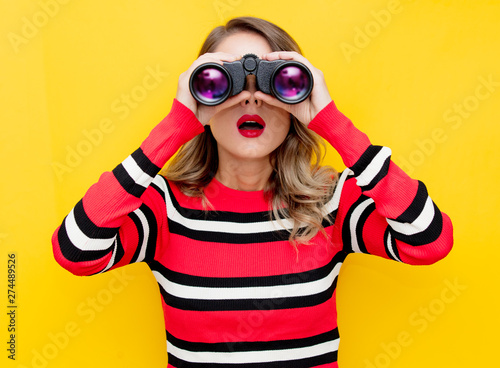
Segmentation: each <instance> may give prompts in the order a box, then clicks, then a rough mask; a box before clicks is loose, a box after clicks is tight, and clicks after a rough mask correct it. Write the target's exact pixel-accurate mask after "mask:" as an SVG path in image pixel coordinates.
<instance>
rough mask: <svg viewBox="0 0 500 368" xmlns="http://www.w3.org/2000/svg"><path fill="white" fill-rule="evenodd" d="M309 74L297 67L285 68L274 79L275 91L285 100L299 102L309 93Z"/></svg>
mask: <svg viewBox="0 0 500 368" xmlns="http://www.w3.org/2000/svg"><path fill="white" fill-rule="evenodd" d="M310 83H311V81H310V80H309V76H308V74H307V73H306V72H305V71H303V70H302V69H301V68H299V67H297V66H293V65H291V66H285V67H284V68H282V69H281V70H279V71H278V72H277V73H276V75H275V77H274V89H275V91H276V92H277V93H278V94H279V95H280V96H281V97H282V98H283V99H285V100H288V101H297V100H300V99H301V98H303V97H304V95H305V94H306V93H307V92H308V91H309V86H310Z"/></svg>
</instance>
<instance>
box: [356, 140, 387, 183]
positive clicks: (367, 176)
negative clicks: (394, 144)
mask: <svg viewBox="0 0 500 368" xmlns="http://www.w3.org/2000/svg"><path fill="white" fill-rule="evenodd" d="M391 154H392V151H391V149H390V148H389V147H382V149H381V150H380V151H379V152H378V153H377V155H376V156H375V157H374V158H373V159H372V161H371V162H370V163H369V164H368V166H367V167H366V168H365V169H364V170H363V172H362V173H361V174H359V175H358V176H357V177H356V182H357V184H358V186H360V187H362V186H365V185H368V184H370V183H371V182H372V180H373V178H375V176H377V174H378V173H379V172H380V170H381V169H382V166H384V162H385V160H386V159H387V158H388V157H390V156H391Z"/></svg>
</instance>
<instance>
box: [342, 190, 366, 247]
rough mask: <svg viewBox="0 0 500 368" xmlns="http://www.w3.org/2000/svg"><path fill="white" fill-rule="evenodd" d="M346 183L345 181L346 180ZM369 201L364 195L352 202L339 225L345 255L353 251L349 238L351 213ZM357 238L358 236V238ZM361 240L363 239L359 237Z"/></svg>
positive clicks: (350, 238)
mask: <svg viewBox="0 0 500 368" xmlns="http://www.w3.org/2000/svg"><path fill="white" fill-rule="evenodd" d="M346 181H347V180H346ZM367 199H369V197H367V196H365V195H363V194H362V195H361V196H360V197H359V198H358V199H357V200H356V202H354V203H353V204H352V205H351V207H350V208H349V210H348V211H347V213H346V215H345V218H344V222H343V223H342V224H341V226H342V243H343V251H344V252H346V253H353V252H354V250H353V249H352V237H351V228H350V222H351V217H352V214H353V212H354V211H355V210H356V208H358V206H359V205H360V204H361V203H363V202H364V201H366V200H367ZM356 231H357V226H356ZM358 238H359V236H358ZM361 239H363V238H362V237H361Z"/></svg>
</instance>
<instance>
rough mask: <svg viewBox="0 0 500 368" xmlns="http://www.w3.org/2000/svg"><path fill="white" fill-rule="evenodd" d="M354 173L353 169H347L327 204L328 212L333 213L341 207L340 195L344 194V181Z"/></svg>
mask: <svg viewBox="0 0 500 368" xmlns="http://www.w3.org/2000/svg"><path fill="white" fill-rule="evenodd" d="M350 173H352V171H351V170H349V169H345V170H344V171H343V172H342V174H341V175H340V178H339V180H338V182H337V185H336V186H335V191H334V192H333V197H332V199H330V200H329V201H328V203H326V204H325V209H326V213H331V212H333V211H335V210H336V209H338V208H339V203H340V195H341V194H342V188H343V187H344V183H345V181H346V179H347V176H348V175H349V174H350Z"/></svg>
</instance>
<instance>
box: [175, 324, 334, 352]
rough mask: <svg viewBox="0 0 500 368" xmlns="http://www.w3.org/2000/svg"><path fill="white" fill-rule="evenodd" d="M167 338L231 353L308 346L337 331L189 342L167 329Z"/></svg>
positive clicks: (185, 346)
mask: <svg viewBox="0 0 500 368" xmlns="http://www.w3.org/2000/svg"><path fill="white" fill-rule="evenodd" d="M166 333H167V340H168V342H170V343H171V344H172V345H175V346H176V347H177V348H179V349H182V350H188V351H192V352H213V353H232V352H248V351H266V350H284V349H298V348H305V347H310V346H313V345H318V344H322V343H325V342H328V341H333V340H336V339H338V338H339V337H340V336H339V331H338V329H337V328H335V329H333V330H331V331H327V332H324V333H322V334H319V335H316V336H311V337H306V338H300V339H290V340H272V341H250V342H217V343H202V342H191V341H186V340H181V339H178V338H177V337H174V336H173V335H172V334H170V333H169V332H168V331H166Z"/></svg>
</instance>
